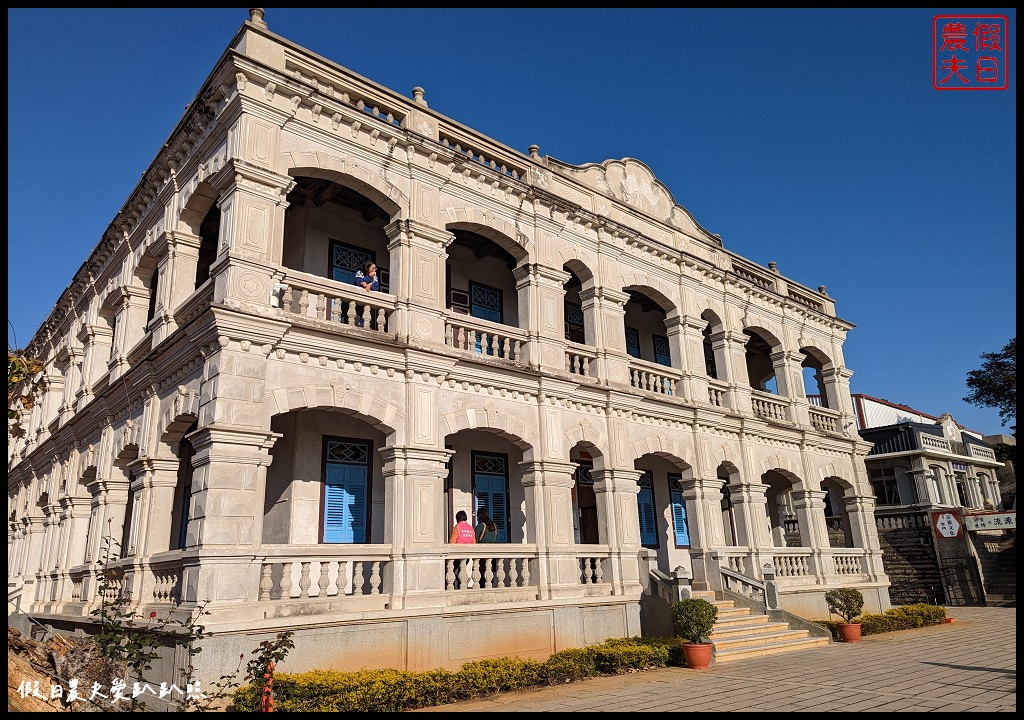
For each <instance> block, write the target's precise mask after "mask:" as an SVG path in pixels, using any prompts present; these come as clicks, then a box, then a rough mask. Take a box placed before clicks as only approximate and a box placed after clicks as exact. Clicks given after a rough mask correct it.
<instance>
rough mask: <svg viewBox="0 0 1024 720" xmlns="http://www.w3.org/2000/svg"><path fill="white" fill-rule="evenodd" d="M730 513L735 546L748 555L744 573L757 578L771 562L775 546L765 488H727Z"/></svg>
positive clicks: (741, 486)
mask: <svg viewBox="0 0 1024 720" xmlns="http://www.w3.org/2000/svg"><path fill="white" fill-rule="evenodd" d="M729 489H730V491H731V497H732V504H733V509H734V511H735V514H736V534H737V535H738V536H739V537H737V538H736V544H737V545H741V546H746V547H747V549H748V550H749V551H750V555H748V557H747V558H746V562H745V564H744V571H745V572H746V573H747V574H748V575H749V576H750V577H755V578H756V577H758V574H759V573H760V569H761V567H762V566H763V565H764V564H765V563H771V562H772V560H773V557H772V551H773V549H774V542H773V541H772V536H771V531H770V528H769V526H768V501H767V499H766V495H767V493H768V486H767V485H764V484H762V483H756V484H751V485H748V484H746V483H743V484H741V485H739V486H738V487H737V486H735V485H730V486H729Z"/></svg>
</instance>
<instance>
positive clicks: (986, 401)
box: [964, 337, 1017, 425]
mask: <svg viewBox="0 0 1024 720" xmlns="http://www.w3.org/2000/svg"><path fill="white" fill-rule="evenodd" d="M981 359H982V360H984V361H985V362H984V364H982V366H981V367H980V368H978V369H977V370H971V371H970V372H969V373H967V388H968V389H969V390H970V392H969V393H968V394H967V397H965V398H964V402H968V403H970V404H971V405H979V406H981V407H991V408H996V409H997V410H998V411H999V418H1000V419H1001V420H1002V422H1003V425H1005V424H1006V423H1008V422H1009V421H1010V420H1013V419H1015V418H1016V417H1017V338H1016V337H1012V338H1010V341H1009V342H1008V343H1006V345H1004V346H1003V349H1002V350H1000V351H999V352H994V353H982V354H981Z"/></svg>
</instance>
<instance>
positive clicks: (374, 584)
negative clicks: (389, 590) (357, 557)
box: [370, 560, 380, 595]
mask: <svg viewBox="0 0 1024 720" xmlns="http://www.w3.org/2000/svg"><path fill="white" fill-rule="evenodd" d="M370 594H371V595H380V561H379V560H374V561H373V563H371V565H370Z"/></svg>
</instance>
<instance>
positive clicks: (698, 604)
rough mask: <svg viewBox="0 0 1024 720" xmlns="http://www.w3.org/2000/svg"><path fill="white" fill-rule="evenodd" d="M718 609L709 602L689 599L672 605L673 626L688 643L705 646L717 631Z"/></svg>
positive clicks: (677, 633)
mask: <svg viewBox="0 0 1024 720" xmlns="http://www.w3.org/2000/svg"><path fill="white" fill-rule="evenodd" d="M717 621H718V608H717V607H716V606H715V605H712V604H711V603H709V602H708V601H707V600H702V599H700V598H687V599H685V600H680V601H678V602H674V603H672V624H673V625H674V626H675V630H676V635H678V636H679V637H681V638H683V639H684V640H686V642H691V643H698V644H704V643H706V642H707V641H708V636H709V635H710V634H711V631H712V630H714V629H715V623H716V622H717Z"/></svg>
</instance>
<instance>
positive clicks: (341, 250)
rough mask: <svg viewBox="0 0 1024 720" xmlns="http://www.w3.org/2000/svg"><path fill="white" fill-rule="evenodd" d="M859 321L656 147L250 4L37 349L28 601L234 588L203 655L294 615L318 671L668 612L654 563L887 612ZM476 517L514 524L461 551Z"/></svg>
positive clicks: (470, 654) (455, 654) (604, 632)
mask: <svg viewBox="0 0 1024 720" xmlns="http://www.w3.org/2000/svg"><path fill="white" fill-rule="evenodd" d="M368 262H373V263H375V264H376V266H377V268H378V275H379V277H380V280H381V285H380V290H379V291H376V292H369V291H365V290H363V289H362V288H361V287H358V286H356V285H355V284H353V282H352V279H353V278H354V276H355V273H356V272H357V271H358V270H360V269H361V268H362V267H364V265H365V264H366V263H368ZM852 327H853V326H852V325H851V324H850V323H848V322H846V321H844V320H841V319H840V318H839V317H837V316H836V312H835V304H834V300H833V299H832V298H830V297H829V296H828V294H827V293H826V291H825V289H824V287H821V288H819V289H818V290H813V289H810V288H807V287H804V286H802V285H800V284H798V283H795V282H793V281H791V280H788V279H786V278H785V277H783V276H782V275H781V274H779V272H778V271H777V269H776V268H775V267H774V264H771V265H770V266H769V267H768V268H764V267H761V266H759V265H757V264H755V263H752V262H750V261H747V260H745V259H743V258H741V257H739V256H737V255H735V254H734V253H731V252H730V251H729V250H727V249H726V248H724V247H723V246H722V243H721V241H720V239H719V238H718V237H717V236H715V235H712V234H710V233H708V232H707V231H706V230H704V229H703V228H702V227H700V225H698V224H697V222H696V221H695V220H694V219H693V218H692V217H691V215H690V214H689V213H688V212H687V211H686V210H685V209H684V208H683V207H682V206H680V205H679V204H677V203H676V201H675V200H674V199H673V197H672V194H671V193H670V192H669V190H668V189H667V188H666V187H665V186H664V185H662V184H661V183H660V182H658V180H657V179H656V178H655V177H654V176H653V174H652V173H651V171H650V169H649V168H648V167H647V166H646V165H644V164H643V163H642V162H640V161H638V160H634V159H628V158H627V159H624V160H606V161H604V162H600V163H593V164H587V165H583V166H574V165H569V164H566V163H563V162H559V161H558V160H556V159H554V158H552V157H550V156H547V155H541V154H540V152H539V149H538V148H537V147H536V146H532V147H530V148H529V151H528V153H527V154H523V153H520V152H518V151H516V150H513V149H511V148H509V147H506V146H504V145H502V144H501V143H500V142H498V141H496V140H493V139H491V138H488V137H485V136H483V135H481V134H479V133H477V132H475V131H473V130H472V129H470V128H467V127H465V126H463V125H460V124H459V123H458V122H457V121H456V120H453V119H450V118H447V117H445V116H444V115H441V114H440V113H438V112H435V111H434V110H432V109H431V108H430V107H429V105H428V104H427V99H426V97H425V95H424V91H423V90H422V89H420V88H414V89H413V90H412V97H411V98H410V97H406V96H404V95H402V94H399V93H397V92H394V91H392V90H389V89H387V88H384V87H381V86H379V85H377V84H375V83H373V82H372V81H370V80H368V79H366V78H363V77H360V76H358V75H356V74H354V73H352V72H350V71H348V70H346V69H345V68H343V67H341V66H339V65H337V64H335V63H333V62H331V61H329V60H327V59H325V58H322V57H319V56H317V55H315V54H313V53H312V52H310V51H308V50H305V49H303V48H301V47H299V46H297V45H295V44H293V43H291V42H289V41H288V40H286V39H284V38H282V37H279V36H277V35H275V34H273V33H272V32H270V31H269V30H268V28H267V25H266V24H265V22H264V21H263V15H262V11H258V10H257V11H253V13H252V16H251V19H250V20H249V21H246V22H245V23H244V24H243V25H242V27H241V28H240V29H239V31H238V34H237V35H236V37H235V38H234V39H233V40H232V42H231V44H230V47H229V48H228V50H227V51H226V52H225V54H224V55H223V56H222V58H221V60H220V62H219V63H218V64H217V66H216V67H215V68H214V69H213V71H212V73H211V74H210V76H209V78H208V80H207V81H206V83H205V84H204V85H203V86H202V88H201V89H200V91H199V93H198V94H197V96H196V99H195V100H194V101H193V103H192V104H191V105H190V106H189V108H188V110H187V112H186V114H185V116H184V117H183V118H182V119H181V121H180V122H179V124H178V125H177V127H175V129H174V131H173V132H172V134H171V136H170V138H169V139H168V140H167V142H166V145H165V146H164V148H163V149H162V150H161V152H160V154H159V155H157V157H156V158H155V159H154V160H153V162H152V164H151V165H150V166H149V168H148V169H147V170H146V171H145V173H144V175H143V178H142V180H141V181H140V183H139V185H138V186H137V188H136V189H135V190H134V192H133V193H132V195H131V196H130V197H129V198H128V200H127V202H126V203H125V205H124V206H123V207H122V208H121V209H120V211H119V212H117V213H116V218H115V220H114V221H113V222H112V223H111V225H110V227H109V229H108V230H107V232H106V233H105V234H104V236H103V237H102V239H101V240H100V242H99V244H98V246H97V247H96V248H95V250H93V252H92V253H91V254H90V255H89V257H88V259H87V260H86V261H85V263H84V264H83V266H82V268H81V269H80V270H79V272H78V273H77V275H76V276H75V277H74V279H73V280H72V282H71V284H70V285H69V286H68V288H67V289H66V290H65V291H64V293H63V294H62V295H61V297H60V299H59V301H58V303H57V305H56V308H55V309H54V310H53V312H52V314H51V315H50V316H49V318H48V319H47V320H46V321H45V323H44V324H43V325H42V327H41V328H40V329H39V331H38V332H37V334H36V336H35V337H34V338H33V340H32V342H31V345H30V346H29V349H30V351H31V352H32V353H33V354H35V355H36V356H38V357H41V358H44V359H45V360H46V370H45V373H44V374H45V379H46V382H47V385H46V393H45V397H44V398H43V399H42V401H41V402H39V403H38V404H37V405H36V406H35V407H34V408H33V409H32V410H31V411H28V412H26V413H25V417H24V424H25V427H26V428H27V435H26V436H25V437H24V438H21V439H17V440H13V441H12V442H11V443H10V444H9V449H8V467H9V479H8V509H9V523H8V554H9V567H10V580H9V582H10V584H9V588H10V593H11V598H12V601H13V603H14V606H16V607H18V608H19V609H20V611H21V612H27V613H30V614H32V615H33V616H34V617H36V618H38V619H42V620H43V621H44V622H49V623H51V624H54V625H56V626H58V627H70V626H74V625H76V624H77V625H82V624H84V623H85V622H87V620H88V618H89V611H90V610H91V609H93V608H94V607H95V606H96V605H97V603H98V602H99V600H100V599H99V597H98V583H99V573H100V570H101V568H105V570H106V573H107V577H108V578H109V584H108V586H107V587H106V591H107V592H108V593H115V592H126V593H130V597H131V599H132V602H133V603H135V604H136V606H137V608H138V609H139V611H140V612H144V613H146V614H148V613H149V612H151V611H158V612H160V613H161V614H163V613H177V614H179V615H181V614H184V613H187V612H189V611H190V610H191V609H193V608H195V606H196V605H197V604H202V603H207V602H208V605H206V609H207V610H209V611H210V613H211V614H210V615H209V616H208V617H207V618H206V619H205V624H206V626H207V628H208V629H210V630H212V631H214V633H215V636H214V641H213V644H212V647H214V648H215V649H216V652H213V653H204V654H203V655H202V656H200V658H199V659H201V660H203V661H204V662H207V663H211V667H214V668H216V667H217V662H218V660H219V659H222V658H231V657H233V656H235V655H237V653H238V652H239V648H241V649H242V650H243V651H248V650H250V649H251V648H252V647H254V646H255V643H256V642H258V640H259V639H264V638H267V637H270V636H272V635H273V634H274V633H275V632H277V631H279V630H281V629H293V630H295V631H296V636H295V641H296V650H295V651H294V652H293V654H292V655H291V656H289V667H290V668H291V669H295V670H302V669H308V668H314V667H321V668H323V667H335V668H345V669H349V668H358V667H361V666H394V667H403V668H410V669H423V668H432V667H438V666H453V665H458V664H459V663H461V662H463V661H465V660H467V659H471V658H478V657H481V656H496V655H506V654H520V655H523V656H527V655H532V656H537V657H543V656H545V655H546V654H547V653H550V652H552V651H554V650H557V649H562V648H564V647H572V646H578V645H583V644H586V643H591V642H596V641H598V640H601V639H604V638H606V637H612V636H622V635H635V634H639V633H640V629H641V628H640V610H639V608H640V599H641V595H642V593H643V588H644V587H645V586H646V585H647V584H648V581H649V576H650V574H651V572H652V569H660V570H661V571H663V572H668V571H672V570H675V569H676V568H684V569H685V570H688V571H689V572H690V573H691V574H692V577H693V586H694V587H695V588H697V589H710V590H720V589H722V588H723V582H724V581H723V577H724V574H725V573H726V572H727V571H728V572H732V573H734V574H741V575H743V576H746V577H748V578H750V579H752V580H757V579H759V578H761V576H762V572H763V568H764V566H765V565H772V566H773V567H774V568H775V572H776V574H777V578H778V581H779V584H780V590H781V599H782V604H783V607H784V608H785V609H786V610H788V611H790V612H792V613H795V614H799V615H802V616H804V617H807V618H822V617H826V616H827V610H826V608H825V604H824V601H823V594H824V592H825V591H826V590H827V589H829V588H834V587H840V586H844V587H856V588H859V589H860V590H861V591H862V592H863V593H864V595H865V597H866V599H867V609H868V610H873V611H877V610H881V609H885V608H887V607H888V605H889V601H888V591H887V588H888V580H887V579H886V576H885V574H884V573H883V570H882V562H881V553H880V550H879V544H878V539H877V536H876V532H875V522H874V512H873V511H874V502H875V500H874V493H873V491H872V487H871V485H870V483H869V482H868V478H867V476H866V473H865V469H864V462H863V458H864V456H865V454H866V453H867V451H868V449H869V448H870V445H869V444H867V443H865V442H863V441H862V440H861V439H860V438H859V437H858V435H857V430H856V427H855V426H854V422H853V421H854V416H853V409H852V405H851V401H850V392H849V387H848V381H849V377H850V375H851V372H850V371H849V370H848V369H847V368H846V367H845V365H844V362H843V352H842V345H843V342H844V339H845V336H846V333H847V331H849V330H850V329H851V328H852ZM808 395H817V396H820V401H819V400H817V399H816V400H815V403H816V404H814V405H812V404H811V403H810V402H809V401H808V399H807V396H808ZM826 498H829V503H828V504H829V506H830V507H828V508H827V509H826V507H825V505H826ZM479 507H485V508H487V509H488V510H489V512H490V515H491V516H492V517H493V518H494V519H495V521H496V522H497V525H498V529H499V530H498V534H499V542H498V543H497V544H489V545H476V546H471V547H466V546H457V545H451V544H448V542H447V540H448V534H449V530H450V528H451V526H452V524H453V523H454V516H455V514H456V513H457V512H458V511H460V510H464V511H466V512H467V513H468V514H469V515H470V516H474V515H475V511H476V510H477V508H479ZM826 514H827V515H828V516H829V517H832V518H835V517H840V518H841V522H842V528H843V529H844V535H845V537H844V538H843V539H841V540H837V539H836V538H835V537H833V540H832V543H831V544H830V540H829V531H828V527H827V526H826ZM512 628H514V631H510V630H511V629H512ZM220 669H222V668H220Z"/></svg>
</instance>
